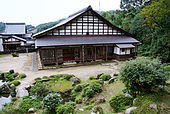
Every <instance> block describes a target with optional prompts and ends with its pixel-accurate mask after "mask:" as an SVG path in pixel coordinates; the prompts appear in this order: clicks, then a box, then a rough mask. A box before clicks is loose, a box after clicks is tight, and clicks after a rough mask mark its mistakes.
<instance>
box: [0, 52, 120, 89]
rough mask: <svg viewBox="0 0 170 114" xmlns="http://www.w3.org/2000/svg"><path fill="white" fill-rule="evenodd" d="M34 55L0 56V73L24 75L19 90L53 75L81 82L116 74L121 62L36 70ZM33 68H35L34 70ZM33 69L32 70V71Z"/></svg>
mask: <svg viewBox="0 0 170 114" xmlns="http://www.w3.org/2000/svg"><path fill="white" fill-rule="evenodd" d="M33 55H35V54H34V53H29V55H28V56H27V55H26V54H25V53H24V54H20V55H19V57H12V56H11V55H7V56H6V55H5V56H4V55H0V72H7V71H9V70H10V69H14V70H15V72H19V73H25V74H26V75H27V77H26V78H25V79H23V80H21V85H19V86H18V87H19V88H23V87H26V86H27V85H30V84H32V83H33V82H34V79H35V78H37V77H43V76H50V75H54V74H74V75H75V76H77V77H79V78H80V79H81V80H82V81H86V80H88V78H89V76H96V75H98V74H100V73H108V74H111V75H113V74H114V73H118V68H119V65H120V64H121V63H122V62H119V61H113V62H111V63H102V64H98V65H89V66H79V67H69V68H59V69H50V70H37V72H34V71H36V65H33V64H32V63H34V62H32V58H33V57H35V56H33ZM34 67H35V68H34ZM32 68H34V70H33V69H32Z"/></svg>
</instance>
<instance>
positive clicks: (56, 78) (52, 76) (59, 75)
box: [49, 74, 64, 81]
mask: <svg viewBox="0 0 170 114" xmlns="http://www.w3.org/2000/svg"><path fill="white" fill-rule="evenodd" d="M61 77H64V74H57V75H51V76H50V77H49V78H50V79H51V80H54V81H57V80H59V79H60V78H61Z"/></svg>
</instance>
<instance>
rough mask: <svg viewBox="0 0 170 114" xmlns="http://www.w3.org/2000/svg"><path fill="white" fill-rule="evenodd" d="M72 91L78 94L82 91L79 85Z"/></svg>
mask: <svg viewBox="0 0 170 114" xmlns="http://www.w3.org/2000/svg"><path fill="white" fill-rule="evenodd" d="M74 90H75V91H76V92H80V91H81V90H82V87H81V85H76V87H75V88H74Z"/></svg>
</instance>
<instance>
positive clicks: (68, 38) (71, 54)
mask: <svg viewBox="0 0 170 114" xmlns="http://www.w3.org/2000/svg"><path fill="white" fill-rule="evenodd" d="M34 38H36V41H35V46H36V48H37V51H38V54H39V56H40V60H41V64H42V66H44V65H49V64H56V65H58V64H62V63H64V62H67V61H76V62H86V61H96V60H109V59H118V60H120V59H127V58H130V57H134V56H135V55H136V54H137V46H138V45H139V43H140V42H139V41H137V40H136V39H134V38H133V37H132V35H131V34H129V33H128V32H126V31H124V30H122V29H120V28H118V27H116V26H114V25H113V24H111V23H110V22H109V21H107V20H106V19H104V18H103V17H102V16H100V15H99V14H98V13H96V12H95V11H94V10H93V9H92V7H91V6H89V7H87V8H84V9H82V10H80V11H78V12H76V13H74V14H72V15H70V16H69V17H68V18H67V19H65V20H64V21H62V22H60V23H59V24H57V25H56V26H54V27H52V28H50V29H47V30H44V31H42V32H40V33H37V34H35V35H34Z"/></svg>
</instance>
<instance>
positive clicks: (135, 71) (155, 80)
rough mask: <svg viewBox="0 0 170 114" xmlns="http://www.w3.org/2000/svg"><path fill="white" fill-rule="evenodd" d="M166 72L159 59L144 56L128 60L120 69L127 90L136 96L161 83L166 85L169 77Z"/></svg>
mask: <svg viewBox="0 0 170 114" xmlns="http://www.w3.org/2000/svg"><path fill="white" fill-rule="evenodd" d="M165 72H166V70H165V67H164V66H163V65H162V64H161V62H160V61H159V60H157V59H153V60H150V59H147V58H144V57H141V58H137V59H135V60H131V61H128V62H126V63H125V64H124V65H123V66H122V67H121V69H120V75H121V80H122V81H123V83H124V84H125V86H126V90H125V91H126V92H128V93H129V94H131V95H132V96H134V97H136V95H138V94H142V93H146V92H150V91H152V89H153V88H154V87H157V86H159V85H165V83H166V80H167V78H168V76H167V75H166V73H165Z"/></svg>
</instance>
